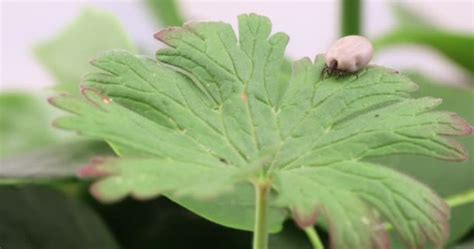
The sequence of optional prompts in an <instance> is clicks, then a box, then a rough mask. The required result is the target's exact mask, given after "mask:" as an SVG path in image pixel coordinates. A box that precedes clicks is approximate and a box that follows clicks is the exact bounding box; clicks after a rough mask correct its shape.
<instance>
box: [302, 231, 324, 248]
mask: <svg viewBox="0 0 474 249" xmlns="http://www.w3.org/2000/svg"><path fill="white" fill-rule="evenodd" d="M304 232H305V233H306V235H307V236H308V239H309V241H310V242H311V245H312V246H313V249H324V245H323V243H322V242H321V239H319V235H318V232H316V229H314V227H313V226H310V227H307V228H305V229H304Z"/></svg>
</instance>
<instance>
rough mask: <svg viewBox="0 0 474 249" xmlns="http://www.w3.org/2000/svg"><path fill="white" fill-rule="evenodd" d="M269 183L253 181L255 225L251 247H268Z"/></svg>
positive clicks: (262, 248)
mask: <svg viewBox="0 0 474 249" xmlns="http://www.w3.org/2000/svg"><path fill="white" fill-rule="evenodd" d="M270 189H271V184H270V182H269V181H267V180H260V181H257V182H256V183H255V203H256V205H255V227H254V230H253V249H267V248H268V225H267V219H268V198H269V194H270Z"/></svg>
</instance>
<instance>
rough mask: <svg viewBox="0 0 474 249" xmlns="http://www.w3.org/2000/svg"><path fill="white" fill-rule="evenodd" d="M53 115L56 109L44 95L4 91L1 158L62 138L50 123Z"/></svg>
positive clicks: (0, 113)
mask: <svg viewBox="0 0 474 249" xmlns="http://www.w3.org/2000/svg"><path fill="white" fill-rule="evenodd" d="M51 116H52V108H49V109H48V107H47V106H46V100H44V99H42V98H40V97H35V96H32V95H29V94H27V93H2V94H0V117H1V119H0V158H5V157H7V156H14V155H18V154H19V153H21V152H29V151H32V150H33V149H35V148H38V147H42V146H45V145H48V144H52V143H55V142H57V141H59V140H60V138H59V136H58V132H57V131H56V130H53V128H52V127H51V126H50V124H49V123H50V119H51ZM0 169H1V167H0Z"/></svg>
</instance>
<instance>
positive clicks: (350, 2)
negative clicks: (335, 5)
mask: <svg viewBox="0 0 474 249" xmlns="http://www.w3.org/2000/svg"><path fill="white" fill-rule="evenodd" d="M341 4H342V6H341V10H342V11H341V36H346V35H359V34H361V9H362V8H361V0H342V1H341Z"/></svg>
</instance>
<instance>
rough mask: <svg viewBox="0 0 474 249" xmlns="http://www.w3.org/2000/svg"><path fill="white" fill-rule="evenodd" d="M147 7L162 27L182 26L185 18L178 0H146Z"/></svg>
mask: <svg viewBox="0 0 474 249" xmlns="http://www.w3.org/2000/svg"><path fill="white" fill-rule="evenodd" d="M145 3H146V6H147V9H148V10H149V11H151V13H152V14H153V17H154V18H155V20H156V21H157V23H158V24H160V25H161V27H169V26H181V25H183V23H184V18H183V16H182V14H181V10H180V8H179V4H178V1H175V0H145Z"/></svg>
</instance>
